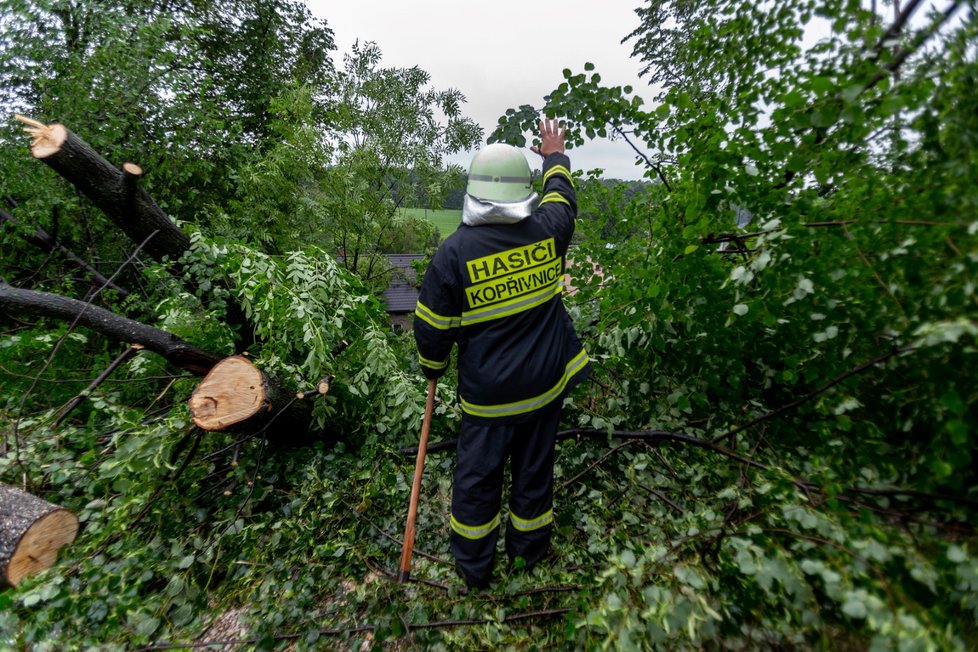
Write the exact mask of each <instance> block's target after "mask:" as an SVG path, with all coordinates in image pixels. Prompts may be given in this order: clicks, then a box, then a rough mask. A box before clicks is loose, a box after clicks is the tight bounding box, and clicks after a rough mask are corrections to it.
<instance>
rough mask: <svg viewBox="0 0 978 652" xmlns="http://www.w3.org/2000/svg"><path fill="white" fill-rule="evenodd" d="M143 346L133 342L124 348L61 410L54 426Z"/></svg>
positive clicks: (59, 423) (58, 424)
mask: <svg viewBox="0 0 978 652" xmlns="http://www.w3.org/2000/svg"><path fill="white" fill-rule="evenodd" d="M143 348H145V347H143V345H142V344H133V345H131V346H129V347H128V348H126V350H124V351H123V352H122V353H120V354H119V355H118V356H117V357H116V359H115V360H113V361H112V363H111V364H110V365H109V366H108V367H106V368H105V371H103V372H102V373H100V374H99V375H98V376H97V377H96V378H95V380H93V381H92V382H91V383H89V384H88V387H86V388H85V389H83V390H82V391H81V392H79V393H78V395H77V396H75V398H73V399H71V401H69V402H68V405H66V406H65V407H64V409H63V410H61V414H59V415H58V418H57V419H56V420H55V422H54V426H53V427H55V428H57V427H58V426H60V425H61V423H62V422H63V421H64V420H65V419H66V418H67V417H68V415H69V414H71V412H72V410H74V409H75V408H76V407H78V406H79V405H80V404H81V402H82V401H84V400H85V399H86V398H88V396H89V395H90V394H91V393H92V392H94V391H95V390H96V389H98V386H99V385H101V384H102V383H103V382H104V381H105V379H106V378H108V377H109V376H111V375H112V372H113V371H115V370H116V369H118V368H119V366H120V365H121V364H123V363H124V362H126V361H128V360H129V359H130V358H132V357H133V356H134V355H136V354H137V353H139V352H140V351H142V350H143Z"/></svg>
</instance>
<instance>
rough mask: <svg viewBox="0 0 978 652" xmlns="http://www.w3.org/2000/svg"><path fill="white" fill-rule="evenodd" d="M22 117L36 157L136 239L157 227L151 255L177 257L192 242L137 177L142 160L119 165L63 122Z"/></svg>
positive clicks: (147, 234)
mask: <svg viewBox="0 0 978 652" xmlns="http://www.w3.org/2000/svg"><path fill="white" fill-rule="evenodd" d="M20 119H21V121H22V122H25V123H26V124H28V125H30V126H31V128H30V129H28V131H29V132H30V133H31V135H32V136H34V142H33V143H32V144H31V153H32V154H33V155H34V158H37V159H40V160H41V161H43V162H44V163H46V164H47V165H48V166H50V167H51V168H52V169H53V170H54V171H55V172H57V173H58V174H59V175H61V176H62V177H64V178H65V179H66V180H67V181H68V182H69V183H71V184H72V185H73V186H75V187H76V188H78V190H80V191H81V192H82V194H84V195H85V196H86V197H88V199H89V200H91V202H92V203H93V204H95V206H97V207H98V208H99V209H100V210H101V211H102V212H103V213H105V215H106V216H107V217H108V218H109V219H110V220H112V222H113V223H114V224H115V225H116V226H118V227H119V228H120V229H122V230H123V231H124V232H125V233H126V235H127V236H129V238H130V239H131V240H132V241H133V242H142V241H143V240H145V239H146V238H147V237H149V236H150V234H152V233H153V232H154V231H155V232H156V234H155V235H153V237H152V238H151V239H150V241H149V242H148V243H146V246H145V247H144V249H145V251H146V252H147V253H148V254H149V255H151V256H153V258H156V259H157V260H162V259H163V258H165V257H169V258H170V259H172V260H176V259H177V258H179V257H180V256H181V254H183V252H184V251H186V250H187V249H188V248H189V247H190V237H189V236H188V235H187V234H186V233H184V232H183V231H181V230H180V229H179V227H177V225H176V224H175V223H174V222H173V220H171V219H170V217H169V216H168V215H167V214H166V213H164V212H163V211H162V209H160V207H159V206H157V205H156V202H154V201H153V199H152V198H151V197H150V196H149V195H148V194H147V193H146V191H145V190H143V189H142V188H139V187H138V184H137V183H136V179H137V178H138V177H139V175H141V174H142V170H141V169H140V167H139V166H138V165H135V164H132V163H127V164H126V165H125V166H123V168H124V169H123V170H119V169H118V168H116V167H115V166H114V165H112V164H111V163H109V162H108V161H106V160H105V159H104V158H102V157H101V156H100V155H99V153H98V152H96V151H95V150H94V149H92V148H91V146H90V145H88V143H86V142H85V141H83V140H82V139H81V138H79V137H78V136H76V135H75V134H73V133H72V132H70V131H68V129H67V128H66V127H65V126H64V125H60V124H52V125H44V124H41V123H39V122H37V121H36V120H29V119H26V118H20Z"/></svg>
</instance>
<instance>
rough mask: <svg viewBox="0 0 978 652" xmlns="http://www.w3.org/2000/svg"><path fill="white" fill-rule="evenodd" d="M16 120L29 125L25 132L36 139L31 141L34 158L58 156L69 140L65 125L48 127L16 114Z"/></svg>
mask: <svg viewBox="0 0 978 652" xmlns="http://www.w3.org/2000/svg"><path fill="white" fill-rule="evenodd" d="M14 118H16V119H17V120H19V121H20V122H23V123H24V124H25V125H27V127H26V128H25V129H24V131H26V132H27V133H29V134H30V135H31V137H32V138H33V139H34V140H32V141H31V154H33V155H34V158H47V157H48V156H51V155H52V154H57V153H58V152H60V151H61V146H62V145H64V142H65V140H67V139H68V130H67V129H66V128H65V126H64V125H60V124H57V123H55V124H51V125H46V124H44V123H43V122H38V121H37V120H34V119H33V118H28V117H26V116H22V115H20V114H15V115H14Z"/></svg>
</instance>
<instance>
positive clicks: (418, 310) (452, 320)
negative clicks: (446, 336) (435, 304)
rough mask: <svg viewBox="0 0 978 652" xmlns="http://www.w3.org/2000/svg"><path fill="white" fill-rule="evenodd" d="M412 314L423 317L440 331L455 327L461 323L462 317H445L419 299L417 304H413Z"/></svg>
mask: <svg viewBox="0 0 978 652" xmlns="http://www.w3.org/2000/svg"><path fill="white" fill-rule="evenodd" d="M414 314H415V315H417V316H418V317H420V318H421V319H423V320H424V321H425V322H426V323H428V324H430V325H431V326H434V327H435V328H437V329H438V330H441V331H446V330H448V329H449V328H455V327H457V326H459V325H460V324H461V323H462V319H461V318H460V317H445V316H443V315H439V314H438V313H436V312H435V311H433V310H432V309H431V308H429V307H428V306H426V305H424V304H423V303H421V302H420V301H418V305H417V306H415V309H414Z"/></svg>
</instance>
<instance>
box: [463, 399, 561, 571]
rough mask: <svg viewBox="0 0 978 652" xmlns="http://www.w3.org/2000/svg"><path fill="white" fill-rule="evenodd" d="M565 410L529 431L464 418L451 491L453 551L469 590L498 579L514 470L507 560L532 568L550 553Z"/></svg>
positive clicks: (551, 412)
mask: <svg viewBox="0 0 978 652" xmlns="http://www.w3.org/2000/svg"><path fill="white" fill-rule="evenodd" d="M560 412H561V410H560V406H559V405H558V406H556V407H554V408H551V409H549V410H546V411H545V412H544V413H543V414H540V415H539V416H538V417H537V418H535V419H532V420H531V421H528V422H526V423H520V424H513V425H505V426H494V425H488V426H487V425H484V424H485V422H484V421H481V422H480V421H475V420H471V419H467V418H466V417H465V416H463V417H462V426H461V431H460V433H459V438H458V449H457V453H458V458H457V461H456V466H455V479H454V483H453V485H452V516H451V548H452V554H453V555H454V556H455V562H456V566H457V568H458V570H459V571H460V572H461V574H462V576H463V578H464V579H465V582H466V584H468V585H469V586H472V587H482V586H486V585H487V584H488V583H489V580H490V579H491V577H492V567H493V562H494V560H495V554H496V542H497V540H498V538H499V528H500V525H501V524H502V521H503V519H504V515H503V514H502V513H501V507H502V492H503V469H504V467H505V466H506V461H507V460H509V462H510V475H511V479H512V482H511V484H510V495H509V512H508V514H507V515H505V521H506V538H505V541H506V554H507V555H508V556H509V558H510V560H511V561H512V560H513V559H515V558H516V557H518V556H519V557H522V558H523V559H524V560H526V563H527V567H528V568H529V567H532V566H533V565H534V564H536V563H537V562H538V561H539V560H540V559H541V558H542V557H544V556H545V555H546V554H547V552H548V551H549V549H550V535H551V532H552V531H553V519H554V516H553V480H554V444H555V441H556V437H555V436H556V434H557V425H558V423H559V421H560Z"/></svg>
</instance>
